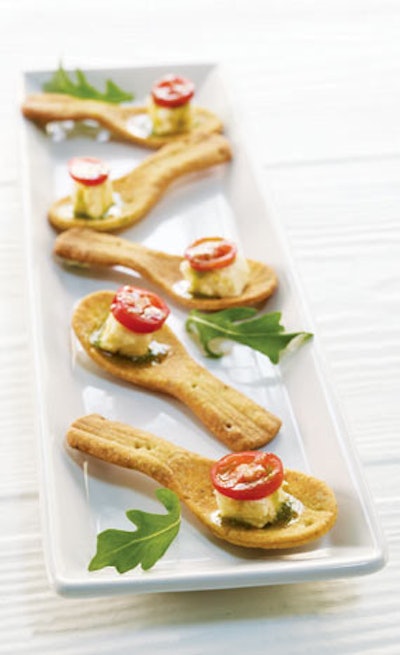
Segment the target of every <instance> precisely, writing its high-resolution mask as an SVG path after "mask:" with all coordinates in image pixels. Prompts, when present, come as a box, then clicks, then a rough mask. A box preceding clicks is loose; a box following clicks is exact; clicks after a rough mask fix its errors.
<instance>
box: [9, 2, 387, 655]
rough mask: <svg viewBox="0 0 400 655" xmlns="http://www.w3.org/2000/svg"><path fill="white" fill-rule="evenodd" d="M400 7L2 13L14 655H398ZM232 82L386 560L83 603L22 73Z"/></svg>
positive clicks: (97, 6)
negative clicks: (84, 71) (50, 432)
mask: <svg viewBox="0 0 400 655" xmlns="http://www.w3.org/2000/svg"><path fill="white" fill-rule="evenodd" d="M399 28H400V5H399V3H396V2H393V1H390V0H367V1H366V2H365V1H364V2H361V0H334V1H333V0H326V1H325V2H323V3H321V2H319V3H318V2H313V1H312V0H299V1H297V2H295V1H294V0H292V1H290V0H284V1H281V2H278V1H272V0H263V1H261V0H259V1H257V0H247V2H244V1H243V0H237V1H236V2H234V1H233V0H231V2H229V0H202V1H201V2H191V3H189V2H184V1H183V0H170V1H169V2H162V0H147V2H142V3H139V2H134V1H131V2H128V1H126V2H124V1H123V0H114V1H113V2H112V3H111V2H107V3H106V2H104V0H96V2H93V1H92V0H88V1H87V2H77V1H76V0H74V1H70V2H69V3H66V4H64V5H61V4H60V3H54V2H51V1H50V0H36V1H35V2H33V1H31V2H30V1H29V0H14V1H12V0H0V53H1V54H0V80H1V87H2V91H1V99H2V100H1V103H0V204H1V219H0V220H1V239H0V251H1V258H0V266H1V269H0V293H1V308H2V310H1V321H0V361H1V381H0V426H1V430H0V433H1V458H0V462H1V477H0V501H1V502H0V518H1V535H0V580H1V582H0V585H1V596H0V598H1V603H2V608H1V612H0V627H1V631H0V632H1V640H0V652H1V653H13V654H15V653H29V654H30V655H31V654H33V653H40V654H41V655H44V654H49V655H50V654H51V655H54V654H56V653H57V654H58V653H65V654H69V653H71V654H72V653H74V654H84V653H88V654H89V653H93V654H94V653H96V654H99V653H102V654H105V653H109V654H110V655H111V654H113V655H117V654H119V653H121V654H122V653H130V652H136V651H137V650H138V649H139V648H141V647H142V648H143V649H146V652H148V653H165V654H168V655H169V654H172V653H174V654H176V653H182V654H183V653H184V654H185V655H190V654H193V655H194V654H196V655H197V654H200V653H201V654H203V653H220V652H221V651H222V650H224V651H228V650H229V652H230V653H232V654H233V653H240V652H242V651H243V649H246V652H252V651H253V652H255V653H264V652H266V651H267V650H269V649H273V652H274V653H279V654H282V655H287V654H297V653H305V652H307V653H309V655H312V654H314V653H315V654H317V653H318V654H319V653H321V652H324V653H327V654H328V653H335V654H337V653H341V654H344V653H346V654H347V653H363V654H366V653H368V654H370V655H383V654H385V655H386V654H389V653H390V654H393V655H397V653H399V652H400V629H399V616H400V613H399V612H400V602H399V591H398V590H399V586H400V557H399V555H400V539H399V536H400V532H399V518H400V510H399V501H400V492H399V472H400V469H399V460H400V441H399V438H398V434H399V431H400V413H399V407H400V404H399V400H398V398H399V372H400V348H399V337H398V335H399V328H400V307H399V304H400V303H399V301H400V290H399V283H400V263H399V260H400V258H399V250H400V244H399V241H400V209H399V207H400V183H399V180H400V173H399V171H400V140H399V127H398V125H399V121H398V116H399V110H400V76H399V61H400V40H399V37H398V35H399ZM60 58H61V59H62V60H63V62H64V63H65V65H67V66H68V67H72V68H73V67H76V66H77V67H82V68H84V67H93V66H99V67H101V66H103V67H116V66H127V65H128V66H129V65H140V64H145V63H160V62H163V63H164V62H165V63H169V62H171V64H172V63H174V62H180V61H186V60H189V61H203V60H211V61H218V62H222V63H223V64H224V65H225V67H226V69H227V70H228V71H229V78H230V84H231V91H232V93H233V95H234V97H235V98H236V100H237V112H238V116H239V118H240V120H241V121H243V127H244V129H245V131H246V133H247V134H248V135H249V138H252V139H254V140H255V141H254V142H255V143H257V148H256V149H255V151H256V152H255V156H256V158H257V160H258V164H259V166H260V167H261V170H262V180H263V183H264V184H265V190H266V192H267V193H268V195H269V196H270V198H271V200H272V202H273V203H274V206H275V211H276V212H277V214H278V216H279V217H280V220H281V222H282V224H283V225H284V230H285V233H286V235H287V238H288V240H289V243H290V247H291V252H292V255H293V258H294V260H295V263H296V266H297V268H298V272H299V275H300V278H301V282H302V284H303V286H304V289H305V292H306V295H307V298H308V302H309V305H310V308H311V312H312V314H313V317H314V320H315V324H316V327H317V330H318V334H319V338H320V341H321V343H322V349H323V356H324V359H325V360H326V361H325V364H326V366H327V367H328V370H329V373H330V375H331V377H332V379H333V382H334V391H335V393H336V396H337V398H338V402H339V405H340V407H341V411H342V414H343V416H344V419H345V420H346V422H347V426H348V430H349V434H350V437H351V440H352V441H353V443H354V445H355V447H356V449H357V451H358V454H359V457H360V460H361V462H362V466H363V470H364V474H365V477H366V479H367V482H368V484H369V487H370V489H371V492H372V495H373V498H374V501H375V503H376V506H377V510H378V513H379V517H380V520H381V522H382V525H383V529H384V532H385V535H386V539H387V544H388V552H389V558H388V563H387V566H386V567H385V568H384V569H383V570H381V571H380V572H378V573H375V574H373V575H369V576H365V577H361V578H349V579H341V580H334V581H326V582H318V583H307V584H297V585H287V586H285V585H284V586H279V587H267V588H257V589H247V590H230V591H205V592H188V593H183V594H180V593H168V594H149V595H144V596H143V595H140V596H135V595H132V596H123V597H116V598H100V599H90V600H89V599H79V600H71V599H65V598H62V597H58V596H57V595H56V594H55V593H54V592H53V591H52V590H51V589H50V587H49V585H48V581H47V577H46V571H45V563H44V558H43V553H42V541H41V527H40V508H39V500H38V474H37V463H36V444H35V442H34V439H33V430H32V425H33V419H34V416H35V407H34V402H33V398H34V394H33V380H32V370H31V360H30V355H29V340H30V326H29V322H27V321H26V315H27V314H26V303H27V285H26V276H27V275H29V271H27V270H26V267H25V261H24V252H23V248H22V237H21V233H22V190H21V185H20V181H21V180H20V171H21V169H20V160H19V152H18V145H19V144H18V124H19V107H18V102H19V96H18V93H19V80H20V74H21V71H22V70H24V69H31V68H34V69H40V68H42V69H52V68H55V67H56V66H57V65H58V62H59V60H60Z"/></svg>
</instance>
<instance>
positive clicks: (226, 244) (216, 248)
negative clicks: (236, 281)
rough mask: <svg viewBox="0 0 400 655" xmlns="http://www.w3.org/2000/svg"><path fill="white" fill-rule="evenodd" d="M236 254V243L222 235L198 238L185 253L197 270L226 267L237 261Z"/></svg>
mask: <svg viewBox="0 0 400 655" xmlns="http://www.w3.org/2000/svg"><path fill="white" fill-rule="evenodd" d="M236 255H237V247H236V245H235V244H234V243H232V241H228V240H227V239H223V238H222V237H204V238H203V239H197V241H194V242H193V243H192V244H191V245H190V246H189V247H188V248H186V250H185V253H184V256H185V258H186V259H187V260H188V262H189V264H190V266H191V267H192V268H194V269H195V270H196V271H211V270H213V269H216V268H225V266H229V265H230V264H232V263H233V262H234V261H235V258H236Z"/></svg>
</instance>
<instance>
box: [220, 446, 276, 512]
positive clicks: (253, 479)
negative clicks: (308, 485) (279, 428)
mask: <svg viewBox="0 0 400 655" xmlns="http://www.w3.org/2000/svg"><path fill="white" fill-rule="evenodd" d="M283 475H284V472H283V465H282V462H281V460H280V459H279V457H278V456H277V455H274V454H273V453H265V452H260V451H252V450H248V451H244V452H241V453H231V454H229V455H225V457H222V458H221V459H219V460H218V461H217V462H215V464H214V465H213V467H212V469H211V480H212V483H213V485H214V488H215V489H216V490H217V491H218V492H219V493H221V494H223V495H224V496H229V497H230V498H234V499H236V500H258V499H260V498H265V497H266V496H270V495H271V494H272V493H274V491H276V490H277V489H278V488H279V487H280V486H281V484H282V482H283Z"/></svg>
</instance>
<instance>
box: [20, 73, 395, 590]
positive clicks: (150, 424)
mask: <svg viewBox="0 0 400 655" xmlns="http://www.w3.org/2000/svg"><path fill="white" fill-rule="evenodd" d="M170 70H175V71H178V72H180V73H181V74H184V75H187V76H188V77H190V78H191V79H193V81H194V82H195V84H196V89H197V94H196V100H197V102H198V104H200V105H203V106H206V107H208V108H210V109H212V110H214V111H216V112H217V113H218V114H219V115H220V116H221V118H222V120H223V121H224V124H225V126H226V134H227V136H228V137H229V138H230V140H231V142H232V145H233V150H234V159H233V161H232V163H230V164H229V165H226V166H221V167H219V168H217V169H215V170H211V171H208V172H206V173H201V174H198V175H194V176H190V177H188V178H187V179H185V180H181V181H179V183H176V184H175V185H174V186H173V187H171V188H170V189H169V190H168V192H167V193H166V194H165V196H164V198H163V199H162V200H161V202H159V204H158V205H157V207H156V208H155V209H153V211H152V212H151V213H150V215H149V216H148V217H146V218H145V219H144V220H143V221H141V222H140V223H139V224H137V225H136V226H134V227H133V228H131V229H129V230H127V231H126V232H125V233H124V234H123V236H124V237H126V238H129V239H132V240H134V241H140V242H143V243H145V244H146V245H147V246H149V247H152V248H157V249H163V250H168V251H169V252H171V253H177V254H181V253H182V251H183V249H184V248H185V246H186V245H187V244H188V243H190V242H191V241H193V240H194V239H195V238H197V237H200V236H205V235H209V234H220V235H223V236H228V237H231V238H233V239H235V240H237V241H238V242H240V243H241V245H242V247H243V249H244V252H245V254H246V255H247V256H248V257H251V258H252V259H258V260H261V261H264V262H266V263H268V264H270V265H272V266H273V267H274V268H275V269H276V271H277V273H278V276H279V279H280V287H279V292H278V293H277V294H276V296H275V297H274V298H273V299H271V300H270V301H269V302H268V304H267V307H266V309H267V310H268V311H270V310H271V311H272V310H280V311H282V315H283V322H284V325H285V326H286V328H287V329H288V330H308V331H313V326H312V324H311V321H310V319H309V317H308V314H307V311H306V309H305V307H304V302H303V299H302V295H301V290H300V289H299V285H298V281H297V280H296V277H295V275H294V270H293V266H292V264H291V262H290V258H289V257H288V255H287V252H286V246H285V241H284V237H282V235H281V233H280V228H279V226H278V225H277V223H276V220H275V218H274V216H272V215H271V212H270V211H269V209H268V206H267V203H266V202H265V198H264V197H263V195H262V194H261V192H260V189H259V185H258V184H257V181H256V177H255V175H254V172H253V171H252V169H251V166H250V162H249V158H248V155H247V153H246V147H245V144H244V143H243V140H242V139H241V136H240V131H239V129H238V125H237V123H236V122H235V120H234V117H233V113H232V107H231V102H230V101H229V99H228V96H227V91H226V89H225V87H224V75H223V74H222V72H221V69H220V68H219V67H218V66H215V65H212V64H199V65H179V66H175V67H172V68H171V67H168V68H166V67H165V66H160V67H145V68H138V69H118V70H97V71H88V76H89V79H90V80H91V81H92V83H93V84H94V85H97V86H98V87H102V86H103V85H104V81H105V79H106V78H108V77H111V78H112V79H113V80H114V81H115V82H116V83H117V84H119V85H120V86H121V87H122V88H124V89H127V90H130V89H132V90H133V91H134V93H135V95H136V99H137V101H143V100H144V99H145V97H146V94H147V93H148V90H149V88H150V85H151V83H152V81H153V80H155V79H157V78H158V77H159V76H160V75H161V74H163V73H165V72H169V71H170ZM50 75H51V73H50V72H48V71H47V72H31V73H27V74H26V75H25V79H24V82H25V84H24V93H25V94H26V93H29V92H34V91H40V89H41V84H42V82H43V81H44V80H47V79H49V77H50ZM22 132H23V170H24V195H25V214H26V240H27V251H28V262H29V277H30V295H31V301H32V302H31V305H32V319H33V352H34V359H35V375H36V380H37V408H38V426H37V427H38V442H39V445H40V463H41V467H40V470H41V492H42V493H41V501H42V508H43V515H44V535H45V547H46V555H47V562H48V570H49V575H50V579H51V581H52V583H53V585H54V587H55V588H56V590H57V591H58V592H59V593H62V594H65V595H103V594H104V595H105V594H118V593H132V592H150V591H179V590H196V589H217V588H228V587H245V586H256V585H269V584H279V583H292V582H297V581H304V580H315V579H324V578H332V577H342V576H349V575H358V574H362V573H370V572H372V571H375V570H377V569H379V568H380V567H381V566H382V565H383V564H384V561H385V548H384V545H383V542H382V537H381V532H380V529H379V525H378V523H377V521H376V518H375V513H374V510H373V507H372V505H371V501H370V498H369V495H368V492H367V490H366V487H365V484H364V482H363V479H362V476H361V475H360V470H359V466H358V463H357V460H356V458H355V455H354V453H353V450H352V447H351V444H350V443H349V439H348V436H347V434H346V431H345V429H344V427H343V424H342V420H341V418H340V416H339V415H338V412H337V411H336V410H335V407H334V405H333V403H332V400H331V393H330V391H329V390H328V384H327V380H326V376H325V375H323V374H322V373H321V360H320V357H319V355H318V353H317V347H318V344H317V337H316V338H315V339H314V340H312V341H311V342H309V343H308V344H306V345H305V346H303V347H302V348H301V349H300V350H299V351H298V352H296V353H294V354H292V355H290V356H289V355H288V356H286V357H284V358H283V361H282V363H281V364H280V365H279V366H273V365H272V364H270V362H269V361H268V359H267V358H266V357H264V356H262V355H260V354H258V353H255V352H253V351H251V350H250V349H248V348H246V347H244V346H240V345H236V346H234V347H233V349H232V352H231V353H230V354H229V355H227V356H225V357H224V358H222V359H221V360H215V361H214V360H208V359H205V358H204V357H203V356H202V354H201V353H200V351H199V350H198V348H197V346H196V345H195V344H194V343H193V342H192V341H191V340H190V338H189V337H188V335H187V334H185V330H184V322H185V318H186V316H187V314H186V312H185V311H182V309H180V308H179V307H177V306H175V305H173V304H172V305H171V307H172V316H171V319H170V320H169V323H170V325H171V327H172V328H173V329H174V330H175V331H176V332H177V333H178V335H179V336H180V337H181V338H182V340H183V341H184V342H185V345H186V347H187V349H188V350H189V352H190V353H191V354H192V356H193V357H195V358H196V359H197V360H198V361H200V362H201V364H203V365H204V366H206V367H208V368H209V369H210V370H211V371H212V372H213V373H214V374H215V375H217V376H218V377H220V378H221V379H223V380H224V381H226V382H228V383H229V384H231V385H232V386H235V387H237V388H238V389H239V390H241V391H242V392H243V393H245V394H247V395H248V396H251V397H252V398H253V399H254V400H255V401H256V402H259V403H260V404H263V405H265V406H266V407H268V408H269V409H270V410H272V411H273V412H274V413H275V414H277V415H278V416H280V417H281V418H282V420H283V427H282V429H281V431H280V433H279V435H278V436H277V437H276V438H275V440H274V441H273V442H272V444H270V446H269V448H270V449H271V450H274V451H275V452H276V453H277V454H278V455H280V456H281V457H282V459H283V461H284V464H285V465H286V466H287V467H288V468H294V469H298V470H301V471H304V472H308V473H310V474H312V475H314V476H316V477H319V478H321V479H323V480H325V481H326V482H327V483H328V484H329V485H331V487H332V488H333V489H334V491H335V494H336V497H337V500H338V505H339V516H338V520H337V523H336V525H335V527H334V529H333V530H332V531H331V532H330V533H329V534H328V535H327V536H326V537H324V538H323V539H320V540H319V541H316V542H315V543H312V544H310V545H308V546H306V547H303V548H299V549H296V550H291V551H287V552H277V551H275V552H259V551H256V552H253V551H251V550H250V551H247V550H245V549H240V548H238V547H234V546H229V545H228V544H225V543H223V542H220V541H218V540H217V539H215V538H214V537H212V536H211V535H210V534H209V533H208V532H207V531H206V530H205V529H203V527H202V526H201V525H200V524H199V523H198V521H197V519H195V518H194V517H192V516H191V515H190V513H189V512H188V511H187V510H186V509H185V508H184V507H183V508H182V513H183V521H182V526H181V530H180V533H179V535H178V537H177V539H176V540H175V541H174V542H173V544H172V545H171V547H170V548H169V550H168V551H167V553H166V554H165V555H164V557H163V558H162V559H161V560H159V562H157V564H156V565H155V566H154V567H153V569H151V570H150V571H147V572H144V571H143V570H142V569H141V568H140V567H137V568H136V569H134V570H132V571H129V572H127V573H125V574H123V575H120V574H118V573H117V572H116V571H115V570H114V569H113V568H106V569H103V570H101V571H97V572H89V571H88V569H87V567H88V563H89V561H90V559H91V558H92V556H93V555H94V552H95V548H96V536H97V534H98V532H100V531H102V530H104V529H106V528H109V527H112V528H120V529H126V530H130V529H132V525H131V524H130V523H129V522H128V520H127V519H126V517H125V512H126V510H128V509H131V508H136V509H142V510H145V511H154V512H159V511H162V508H160V504H159V503H158V501H156V499H155V495H154V491H155V489H156V488H157V485H156V483H154V482H153V481H152V480H150V479H148V478H145V477H144V476H143V475H141V474H139V473H136V472H132V471H125V470H123V469H119V468H118V467H115V466H111V465H107V464H106V463H104V462H99V461H96V460H95V459H92V458H88V457H80V458H78V460H77V461H75V460H74V459H73V458H72V457H71V456H70V454H69V453H68V452H67V450H66V448H65V433H66V431H67V428H68V426H69V425H70V423H71V422H72V421H74V420H75V419H76V418H78V417H79V416H82V415H84V414H88V413H92V412H98V413H100V414H102V415H104V416H106V417H107V418H110V419H114V420H119V421H123V422H126V423H128V424H130V425H133V426H137V427H139V428H142V429H145V430H148V431H150V432H153V433H154V434H157V435H159V436H161V437H164V438H166V439H169V440H171V441H173V442H176V443H177V444H179V445H182V446H184V447H186V448H188V449H189V450H193V451H195V452H198V453H201V454H203V455H205V456H208V457H212V458H218V457H220V456H222V455H223V454H224V453H225V452H226V449H224V447H223V446H222V445H221V444H219V443H217V442H216V440H215V439H214V438H213V437H212V436H211V435H210V434H209V433H208V432H207V431H206V430H205V429H204V428H203V427H202V425H201V424H200V423H199V422H198V421H197V420H196V419H195V418H194V417H193V416H192V415H191V414H190V412H188V411H187V410H186V409H185V408H184V407H183V406H182V405H180V404H179V403H178V402H175V401H174V400H172V399H169V398H168V397H167V396H162V395H156V394H151V393H149V392H147V391H145V390H142V389H138V388H133V387H129V386H128V385H127V384H124V383H122V382H120V381H118V380H114V379H111V378H110V377H108V376H106V375H105V374H104V373H102V372H101V371H100V370H99V369H97V368H96V366H95V365H94V364H92V363H90V362H89V361H88V359H87V357H86V356H85V355H84V353H83V352H82V351H81V349H80V348H79V347H78V346H77V344H76V341H75V339H74V337H73V336H72V335H71V330H70V318H71V314H72V311H73V307H74V305H75V303H76V302H77V301H78V300H79V299H80V298H81V297H83V296H85V295H86V294H88V293H90V292H92V291H95V290H98V289H112V290H114V289H116V288H117V286H119V285H120V284H121V283H126V282H128V281H131V280H132V274H131V273H129V272H128V271H126V270H113V271H110V270H101V271H100V270H96V271H94V270H87V271H83V270H82V271H77V270H76V269H75V270H68V269H67V268H64V267H63V266H61V265H60V264H59V263H58V262H57V261H55V260H54V258H53V257H52V248H53V243H54V238H55V234H54V231H53V230H52V228H51V227H50V225H49V224H48V222H47V219H46V215H47V210H48V208H49V205H50V204H51V202H52V201H54V200H55V199H56V198H58V197H60V196H63V195H65V194H67V193H68V192H69V189H70V182H69V179H68V175H67V169H66V163H67V161H68V159H69V158H70V157H72V156H74V155H93V156H98V157H101V158H104V159H106V160H107V161H108V162H109V163H110V165H111V169H112V176H113V177H117V176H119V175H121V174H122V173H123V172H126V171H128V170H130V169H131V168H132V167H134V166H135V165H136V164H137V163H138V162H139V161H140V160H142V159H143V158H144V157H146V156H147V155H148V154H149V153H150V151H146V150H144V149H141V148H138V147H135V146H132V145H127V144H121V143H116V142H112V141H104V140H102V139H101V138H100V139H96V138H94V137H93V136H92V137H88V136H87V135H85V136H82V135H81V136H76V135H75V136H70V137H69V138H68V139H61V140H57V139H55V138H51V137H50V136H48V135H46V134H45V133H44V132H43V131H41V130H40V129H38V128H37V127H36V126H35V125H33V124H32V123H29V122H28V121H23V127H22ZM101 136H104V134H102V135H101ZM145 286H147V285H146V284H145Z"/></svg>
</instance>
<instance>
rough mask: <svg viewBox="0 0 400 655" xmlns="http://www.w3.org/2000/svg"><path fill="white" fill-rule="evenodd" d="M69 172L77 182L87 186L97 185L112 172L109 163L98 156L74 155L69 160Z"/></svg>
mask: <svg viewBox="0 0 400 655" xmlns="http://www.w3.org/2000/svg"><path fill="white" fill-rule="evenodd" d="M68 172H69V174H70V176H71V177H72V179H73V180H75V182H80V183H81V184H84V185H85V186H97V185H98V184H102V183H103V182H105V181H106V179H107V178H108V176H109V174H110V169H109V166H108V164H106V163H105V162H104V161H103V160H102V159H97V157H73V158H72V159H70V160H69V162H68Z"/></svg>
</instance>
